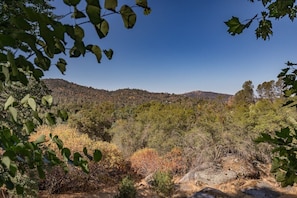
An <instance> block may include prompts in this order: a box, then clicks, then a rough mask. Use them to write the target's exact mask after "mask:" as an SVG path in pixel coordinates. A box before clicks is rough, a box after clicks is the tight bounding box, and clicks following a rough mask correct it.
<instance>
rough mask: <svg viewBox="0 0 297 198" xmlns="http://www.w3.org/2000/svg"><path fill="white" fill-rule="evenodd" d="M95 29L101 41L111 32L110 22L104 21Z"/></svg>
mask: <svg viewBox="0 0 297 198" xmlns="http://www.w3.org/2000/svg"><path fill="white" fill-rule="evenodd" d="M95 29H96V32H97V34H98V36H99V38H100V39H102V38H104V37H106V36H107V34H108V31H109V25H108V22H107V21H106V20H105V19H103V20H102V21H101V22H100V23H99V24H97V25H95Z"/></svg>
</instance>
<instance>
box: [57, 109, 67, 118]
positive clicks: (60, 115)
mask: <svg viewBox="0 0 297 198" xmlns="http://www.w3.org/2000/svg"><path fill="white" fill-rule="evenodd" d="M58 116H59V117H60V118H61V119H62V121H67V120H68V113H67V111H65V110H58Z"/></svg>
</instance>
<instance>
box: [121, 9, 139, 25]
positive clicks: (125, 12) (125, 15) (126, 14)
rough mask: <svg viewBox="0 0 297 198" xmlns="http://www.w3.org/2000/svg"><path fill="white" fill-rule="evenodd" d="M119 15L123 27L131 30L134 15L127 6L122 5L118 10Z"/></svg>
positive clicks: (134, 20)
mask: <svg viewBox="0 0 297 198" xmlns="http://www.w3.org/2000/svg"><path fill="white" fill-rule="evenodd" d="M120 14H121V16H122V19H123V22H124V25H125V27H126V28H127V29H130V28H133V27H134V25H135V23H136V14H135V13H134V11H133V10H132V9H131V8H130V7H129V6H127V5H123V6H122V7H121V9H120Z"/></svg>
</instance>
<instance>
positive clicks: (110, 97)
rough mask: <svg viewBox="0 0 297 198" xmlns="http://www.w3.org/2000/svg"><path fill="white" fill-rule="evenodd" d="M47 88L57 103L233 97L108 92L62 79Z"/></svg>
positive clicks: (49, 82) (50, 82) (48, 82)
mask: <svg viewBox="0 0 297 198" xmlns="http://www.w3.org/2000/svg"><path fill="white" fill-rule="evenodd" d="M43 81H44V82H45V84H46V85H47V87H48V88H49V89H50V90H52V95H53V96H54V98H55V101H56V102H57V103H65V102H66V103H69V102H73V103H102V102H106V101H109V102H113V103H117V104H120V105H127V104H141V103H143V102H148V101H152V100H157V101H167V102H174V101H178V100H182V99H185V97H189V98H191V99H220V100H224V101H227V100H228V98H230V97H231V95H228V94H220V93H213V92H203V91H193V92H189V93H185V94H180V95H177V94H169V93H151V92H148V91H145V90H139V89H119V90H116V91H106V90H103V89H94V88H92V87H85V86H81V85H77V84H75V83H71V82H67V81H65V80H62V79H44V80H43Z"/></svg>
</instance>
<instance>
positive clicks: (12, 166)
mask: <svg viewBox="0 0 297 198" xmlns="http://www.w3.org/2000/svg"><path fill="white" fill-rule="evenodd" d="M17 171H18V167H17V165H16V164H13V163H10V167H9V174H10V175H11V176H12V177H15V176H16V174H17Z"/></svg>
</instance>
